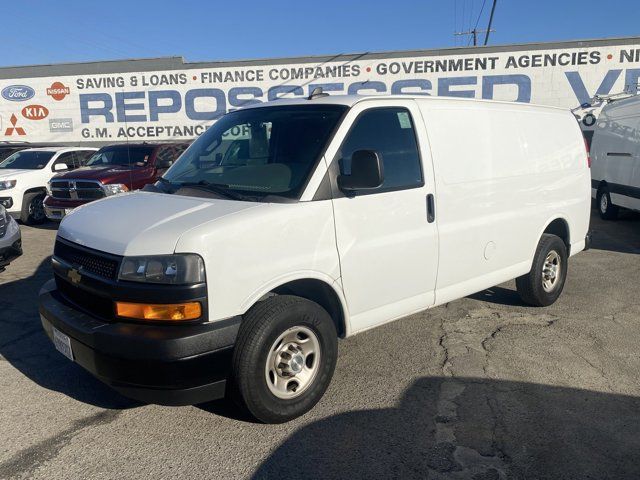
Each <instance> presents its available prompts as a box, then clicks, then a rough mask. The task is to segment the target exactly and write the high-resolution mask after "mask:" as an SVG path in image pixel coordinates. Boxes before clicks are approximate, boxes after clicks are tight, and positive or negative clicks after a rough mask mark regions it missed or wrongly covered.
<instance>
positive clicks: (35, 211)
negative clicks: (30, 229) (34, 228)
mask: <svg viewBox="0 0 640 480" xmlns="http://www.w3.org/2000/svg"><path fill="white" fill-rule="evenodd" d="M43 202H44V193H37V192H36V193H26V194H25V195H24V198H23V199H22V212H21V213H20V220H21V221H22V223H24V224H25V225H39V224H41V223H43V222H44V221H45V219H46V218H47V217H46V216H45V214H44V204H43Z"/></svg>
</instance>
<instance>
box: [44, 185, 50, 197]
mask: <svg viewBox="0 0 640 480" xmlns="http://www.w3.org/2000/svg"><path fill="white" fill-rule="evenodd" d="M45 188H46V189H47V195H49V196H51V182H47V185H46V186H45Z"/></svg>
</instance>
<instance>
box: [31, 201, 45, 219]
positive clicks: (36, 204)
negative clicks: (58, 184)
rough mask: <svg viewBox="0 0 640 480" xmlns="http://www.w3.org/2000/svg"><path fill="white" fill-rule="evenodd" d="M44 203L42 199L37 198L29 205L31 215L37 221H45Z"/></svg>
mask: <svg viewBox="0 0 640 480" xmlns="http://www.w3.org/2000/svg"><path fill="white" fill-rule="evenodd" d="M42 201H43V199H42V197H37V198H34V199H33V200H32V201H31V203H30V204H29V215H30V216H31V218H33V219H34V220H36V221H40V220H42V219H44V205H43V203H42Z"/></svg>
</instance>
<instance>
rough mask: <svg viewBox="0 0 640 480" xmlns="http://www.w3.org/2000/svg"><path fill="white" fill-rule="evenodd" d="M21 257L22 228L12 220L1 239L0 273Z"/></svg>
mask: <svg viewBox="0 0 640 480" xmlns="http://www.w3.org/2000/svg"><path fill="white" fill-rule="evenodd" d="M20 255H22V236H21V234H20V227H19V226H18V224H17V223H16V221H15V220H14V219H13V218H12V219H11V220H10V222H9V225H8V226H7V231H6V233H5V234H4V236H3V237H2V238H0V271H2V270H4V268H5V267H6V266H7V265H9V264H10V263H11V262H12V261H13V260H15V259H16V258H18V257H19V256H20Z"/></svg>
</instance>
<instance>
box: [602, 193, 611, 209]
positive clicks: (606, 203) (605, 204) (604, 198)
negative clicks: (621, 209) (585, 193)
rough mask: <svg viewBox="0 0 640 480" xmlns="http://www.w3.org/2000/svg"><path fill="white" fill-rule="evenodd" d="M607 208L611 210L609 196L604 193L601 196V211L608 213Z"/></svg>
mask: <svg viewBox="0 0 640 480" xmlns="http://www.w3.org/2000/svg"><path fill="white" fill-rule="evenodd" d="M607 208H609V200H608V199H607V195H606V194H604V193H603V194H602V195H600V211H601V212H602V213H607Z"/></svg>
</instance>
